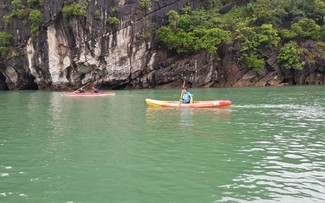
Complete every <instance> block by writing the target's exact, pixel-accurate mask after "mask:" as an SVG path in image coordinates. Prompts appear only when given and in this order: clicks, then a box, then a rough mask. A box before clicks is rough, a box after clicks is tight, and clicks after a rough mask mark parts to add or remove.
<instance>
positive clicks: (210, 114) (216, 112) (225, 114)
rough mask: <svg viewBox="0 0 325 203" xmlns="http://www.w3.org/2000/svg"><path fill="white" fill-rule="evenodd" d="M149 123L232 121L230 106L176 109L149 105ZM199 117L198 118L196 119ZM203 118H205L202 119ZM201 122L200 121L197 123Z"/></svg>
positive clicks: (186, 123)
mask: <svg viewBox="0 0 325 203" xmlns="http://www.w3.org/2000/svg"><path fill="white" fill-rule="evenodd" d="M146 110H147V111H146V113H147V114H146V115H147V123H148V124H153V125H156V124H158V125H176V126H194V125H196V124H203V125H204V123H202V122H206V124H209V125H210V124H211V123H220V122H221V123H223V122H230V114H231V109H230V108H215V109H203V108H202V109H186V108H184V109H182V108H180V109H178V108H177V109H175V108H157V107H150V106H149V107H147V109H146ZM196 118H197V119H196ZM195 119H196V120H195ZM202 119H203V120H202ZM197 122H199V123H197Z"/></svg>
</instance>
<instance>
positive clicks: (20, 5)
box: [11, 0, 24, 9]
mask: <svg viewBox="0 0 325 203" xmlns="http://www.w3.org/2000/svg"><path fill="white" fill-rule="evenodd" d="M11 4H12V5H13V6H14V8H15V9H19V8H24V5H23V3H22V2H21V0H12V1H11Z"/></svg>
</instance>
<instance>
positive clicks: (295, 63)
mask: <svg viewBox="0 0 325 203" xmlns="http://www.w3.org/2000/svg"><path fill="white" fill-rule="evenodd" d="M301 54H302V49H300V48H299V47H298V44H297V43H296V42H294V41H291V42H289V43H287V44H285V45H284V46H283V47H282V48H281V50H280V52H279V54H278V56H277V62H278V63H280V64H281V65H283V66H284V67H285V68H286V69H290V68H292V69H294V70H302V69H303V67H304V65H305V63H304V62H302V61H301V60H300V55H301Z"/></svg>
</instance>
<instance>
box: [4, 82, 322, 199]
mask: <svg viewBox="0 0 325 203" xmlns="http://www.w3.org/2000/svg"><path fill="white" fill-rule="evenodd" d="M191 92H192V93H193V94H194V96H195V99H196V100H210V99H229V100H231V101H232V102H233V106H231V107H230V108H229V109H160V108H152V107H148V106H147V105H146V103H145V102H144V100H145V98H147V97H148V98H153V99H164V100H177V99H179V94H180V90H130V91H128V90H123V91H115V93H116V95H115V96H109V97H101V98H72V97H65V96H61V95H60V93H59V92H42V91H21V92H0V113H1V114H0V202H4V203H7V202H31V203H38V202H59V203H60V202H62V203H81V202H84V203H89V202H91V203H92V202H94V203H100V202H110V203H185V202H186V203H219V202H245V203H246V202H256V203H257V202H262V203H264V202H265V203H266V202H267V203H270V202H295V203H296V202H298V203H299V202H302V203H305V202H325V146H324V145H325V89H324V87H323V86H298V87H263V88H209V89H191Z"/></svg>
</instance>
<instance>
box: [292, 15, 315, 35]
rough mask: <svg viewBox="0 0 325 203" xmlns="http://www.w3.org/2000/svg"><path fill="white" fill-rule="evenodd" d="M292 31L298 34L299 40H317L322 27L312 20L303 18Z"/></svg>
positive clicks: (293, 25) (295, 24) (293, 26)
mask: <svg viewBox="0 0 325 203" xmlns="http://www.w3.org/2000/svg"><path fill="white" fill-rule="evenodd" d="M291 30H292V31H293V32H294V33H295V34H296V37H298V38H312V39H316V38H317V37H318V31H319V30H320V26H319V25H317V24H316V23H315V21H314V20H312V19H309V18H302V19H300V20H298V21H297V22H296V23H294V24H292V26H291Z"/></svg>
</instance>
